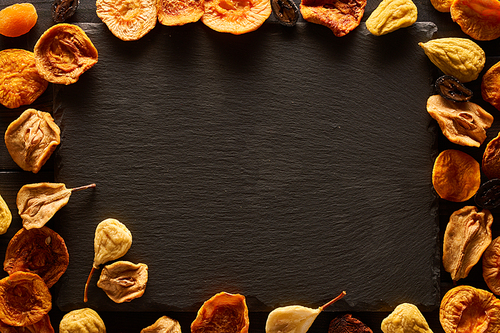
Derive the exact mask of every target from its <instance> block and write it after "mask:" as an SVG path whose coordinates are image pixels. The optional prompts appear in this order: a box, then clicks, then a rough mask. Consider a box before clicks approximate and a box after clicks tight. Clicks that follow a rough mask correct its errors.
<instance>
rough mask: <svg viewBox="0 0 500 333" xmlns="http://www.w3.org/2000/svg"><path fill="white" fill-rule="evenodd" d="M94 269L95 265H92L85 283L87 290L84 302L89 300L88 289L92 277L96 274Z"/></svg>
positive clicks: (84, 294) (84, 293)
mask: <svg viewBox="0 0 500 333" xmlns="http://www.w3.org/2000/svg"><path fill="white" fill-rule="evenodd" d="M94 271H95V267H94V266H92V270H91V271H90V274H89V277H88V278H87V283H85V290H84V292H83V302H84V303H87V301H88V300H89V299H88V297H87V289H88V288H89V283H90V279H91V278H92V274H94Z"/></svg>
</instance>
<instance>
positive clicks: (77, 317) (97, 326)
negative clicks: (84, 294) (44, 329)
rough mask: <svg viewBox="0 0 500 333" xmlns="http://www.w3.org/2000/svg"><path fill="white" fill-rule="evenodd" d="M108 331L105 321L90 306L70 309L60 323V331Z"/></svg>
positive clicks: (89, 332)
mask: <svg viewBox="0 0 500 333" xmlns="http://www.w3.org/2000/svg"><path fill="white" fill-rule="evenodd" d="M75 332H78V333H106V326H105V325H104V321H102V319H101V317H100V316H99V314H98V313H97V312H95V311H94V310H92V309H90V308H83V309H77V310H73V311H70V312H68V313H66V314H65V315H64V317H63V318H62V320H61V322H60V323H59V333H75Z"/></svg>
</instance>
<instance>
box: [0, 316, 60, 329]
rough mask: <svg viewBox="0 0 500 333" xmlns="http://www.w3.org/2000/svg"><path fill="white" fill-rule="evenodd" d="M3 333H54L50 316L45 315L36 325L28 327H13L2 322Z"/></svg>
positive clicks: (0, 322) (0, 327)
mask: <svg viewBox="0 0 500 333" xmlns="http://www.w3.org/2000/svg"><path fill="white" fill-rule="evenodd" d="M0 332H2V333H54V328H53V327H52V324H51V323H50V317H49V315H45V316H43V317H42V319H40V320H39V321H37V322H36V323H34V324H32V325H28V326H11V325H7V324H4V323H3V322H2V321H0Z"/></svg>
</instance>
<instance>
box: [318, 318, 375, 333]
mask: <svg viewBox="0 0 500 333" xmlns="http://www.w3.org/2000/svg"><path fill="white" fill-rule="evenodd" d="M328 333H373V331H372V330H371V328H369V327H368V326H366V325H365V324H364V323H362V322H361V321H360V320H359V319H357V318H354V317H353V316H352V315H350V314H345V315H343V316H339V317H337V318H335V319H333V320H332V321H331V322H330V325H329V326H328Z"/></svg>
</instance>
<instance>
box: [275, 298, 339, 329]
mask: <svg viewBox="0 0 500 333" xmlns="http://www.w3.org/2000/svg"><path fill="white" fill-rule="evenodd" d="M345 294H346V293H345V291H343V292H342V293H341V294H340V295H338V296H337V297H335V298H334V299H332V300H331V301H330V302H328V303H326V304H325V305H323V306H320V307H319V308H317V309H311V308H308V307H305V306H301V305H290V306H284V307H280V308H276V309H274V310H273V311H271V312H270V313H269V316H268V317H267V321H266V333H282V332H294V333H306V332H307V330H308V329H309V327H311V325H312V324H313V322H314V320H315V319H316V317H317V316H318V315H319V314H320V313H321V312H322V311H323V310H324V309H325V308H326V307H328V306H330V305H331V304H333V303H335V302H336V301H338V300H339V299H341V298H342V297H344V296H345Z"/></svg>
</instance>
